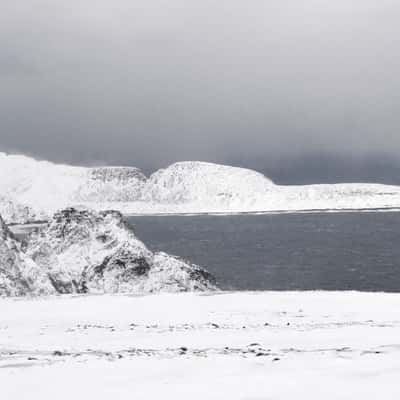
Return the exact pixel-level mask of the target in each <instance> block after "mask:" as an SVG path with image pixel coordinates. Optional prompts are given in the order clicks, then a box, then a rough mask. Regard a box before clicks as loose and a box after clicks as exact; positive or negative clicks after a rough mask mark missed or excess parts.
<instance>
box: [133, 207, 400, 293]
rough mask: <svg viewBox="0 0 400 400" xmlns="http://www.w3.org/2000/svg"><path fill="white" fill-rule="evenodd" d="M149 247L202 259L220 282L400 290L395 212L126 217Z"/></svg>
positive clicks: (224, 285)
mask: <svg viewBox="0 0 400 400" xmlns="http://www.w3.org/2000/svg"><path fill="white" fill-rule="evenodd" d="M127 221H128V223H129V226H130V227H131V228H132V229H133V230H134V232H135V234H136V235H137V236H138V237H139V238H140V239H141V240H143V242H144V243H146V245H147V246H148V247H149V248H150V249H152V250H154V251H165V252H168V253H171V254H175V255H178V256H181V257H183V258H184V259H187V260H189V261H190V262H192V263H195V264H198V265H200V266H203V267H206V268H207V269H208V270H209V271H210V272H212V273H213V274H214V275H215V276H216V278H217V281H218V283H219V286H220V287H221V289H224V290H358V291H385V292H400V213H398V212H354V213H353V212H344V213H341V212H335V213H326V212H325V213H309V214H307V213H299V214H296V213H293V214H259V215H252V214H244V215H242V214H239V215H197V216H196V215H184V216H177V215H171V216H135V217H127Z"/></svg>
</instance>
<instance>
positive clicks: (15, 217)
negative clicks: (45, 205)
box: [0, 196, 44, 224]
mask: <svg viewBox="0 0 400 400" xmlns="http://www.w3.org/2000/svg"><path fill="white" fill-rule="evenodd" d="M0 215H2V217H3V219H4V221H5V222H7V223H15V224H26V223H29V222H32V221H37V220H39V219H41V218H43V217H44V215H38V214H36V213H35V212H34V210H33V209H32V208H31V207H29V206H27V205H24V204H20V203H19V202H18V201H15V200H13V199H11V198H8V197H5V196H0Z"/></svg>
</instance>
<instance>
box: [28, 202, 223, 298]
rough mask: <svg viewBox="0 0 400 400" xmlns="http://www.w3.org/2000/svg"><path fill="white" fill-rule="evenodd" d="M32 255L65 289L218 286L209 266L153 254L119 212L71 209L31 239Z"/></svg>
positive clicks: (128, 290) (118, 290)
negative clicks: (207, 269) (209, 270)
mask: <svg viewBox="0 0 400 400" xmlns="http://www.w3.org/2000/svg"><path fill="white" fill-rule="evenodd" d="M27 254H28V255H29V256H30V257H31V258H32V259H33V260H34V261H35V262H36V263H37V264H38V265H39V266H41V267H42V268H43V269H44V270H45V271H47V273H48V274H49V276H50V279H51V281H52V283H53V285H54V287H55V288H56V290H57V291H58V292H59V293H152V292H162V291H166V292H177V291H190V290H211V289H215V288H216V284H215V280H214V278H213V277H212V276H211V274H209V273H208V272H207V271H205V270H203V269H201V268H200V267H198V266H195V265H191V264H188V263H186V262H184V261H182V260H180V259H178V258H176V257H172V256H170V255H168V254H165V253H156V254H154V253H152V252H151V251H150V250H149V249H147V247H146V246H145V245H144V244H143V243H142V242H141V241H140V240H138V239H137V238H136V236H135V235H134V234H133V232H132V231H131V230H130V229H129V227H128V226H127V225H126V223H125V222H124V220H123V218H122V214H120V213H119V212H116V211H104V212H95V211H91V210H88V209H75V208H69V209H65V210H63V211H60V212H58V213H56V214H55V215H54V217H53V218H52V219H51V220H50V222H49V223H48V225H47V227H46V228H44V229H43V230H41V231H39V232H36V233H34V234H33V235H32V237H31V238H30V240H29V243H28V247H27Z"/></svg>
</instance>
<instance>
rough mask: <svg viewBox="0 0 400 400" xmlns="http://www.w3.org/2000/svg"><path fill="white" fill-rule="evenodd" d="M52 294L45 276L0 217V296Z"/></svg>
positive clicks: (50, 285) (47, 278)
mask: <svg viewBox="0 0 400 400" xmlns="http://www.w3.org/2000/svg"><path fill="white" fill-rule="evenodd" d="M54 293H56V290H55V289H54V287H53V285H52V284H51V282H50V279H49V277H48V276H47V274H46V273H45V272H44V271H43V269H42V268H40V267H39V266H38V265H37V264H36V263H35V262H34V261H33V260H32V259H30V258H29V257H27V256H26V254H25V253H24V252H23V250H22V245H21V243H19V242H18V241H17V240H16V239H15V238H14V236H13V235H12V233H11V232H10V231H9V229H8V228H7V226H6V224H5V222H4V220H3V219H2V218H1V216H0V296H24V295H44V294H54Z"/></svg>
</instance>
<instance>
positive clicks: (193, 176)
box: [0, 153, 400, 222]
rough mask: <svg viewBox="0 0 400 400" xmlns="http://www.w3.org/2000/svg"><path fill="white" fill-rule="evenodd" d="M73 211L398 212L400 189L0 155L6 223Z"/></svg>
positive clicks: (212, 168) (193, 166)
mask: <svg viewBox="0 0 400 400" xmlns="http://www.w3.org/2000/svg"><path fill="white" fill-rule="evenodd" d="M10 201H11V203H10ZM10 204H11V205H10ZM12 204H14V206H13V205H12ZM21 205H22V206H21ZM79 205H84V206H87V207H90V208H93V209H96V210H106V209H115V210H119V211H121V212H123V213H127V214H157V213H204V212H256V211H257V212H263V211H266V212H267V211H293V210H314V209H320V210H327V209H371V208H398V207H400V187H399V186H388V185H380V184H357V183H354V184H336V185H308V186H280V185H275V184H274V183H273V182H272V181H271V180H270V179H268V178H267V177H265V176H264V175H262V174H260V173H258V172H255V171H252V170H248V169H243V168H236V167H229V166H224V165H217V164H212V163H205V162H195V161H187V162H180V163H176V164H173V165H171V166H169V167H167V168H165V169H161V170H159V171H156V172H155V173H154V174H153V175H151V176H150V177H149V178H148V179H147V178H146V177H145V175H144V174H143V173H142V172H141V171H140V170H139V169H137V168H133V167H97V168H85V167H74V166H68V165H58V164H54V163H50V162H46V161H37V160H35V159H33V158H30V157H26V156H21V155H7V154H5V153H0V210H2V211H3V212H4V214H5V215H6V216H7V218H6V219H7V221H8V222H11V220H15V221H16V222H18V221H22V220H29V219H32V216H36V219H41V218H43V214H47V215H52V214H53V213H54V212H55V211H57V210H59V209H62V208H66V207H71V206H79ZM12 209H14V211H12ZM10 210H11V211H10ZM28 210H29V211H28Z"/></svg>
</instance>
